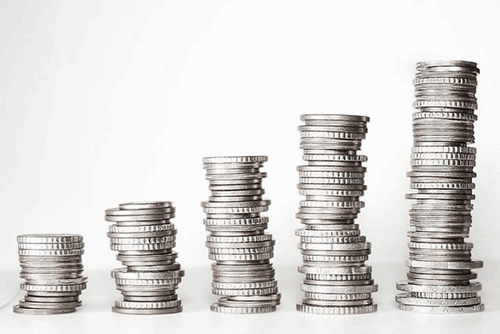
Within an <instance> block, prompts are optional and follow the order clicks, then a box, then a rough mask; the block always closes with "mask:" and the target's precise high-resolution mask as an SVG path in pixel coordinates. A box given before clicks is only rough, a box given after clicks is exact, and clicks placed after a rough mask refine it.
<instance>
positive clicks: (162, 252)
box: [106, 202, 184, 314]
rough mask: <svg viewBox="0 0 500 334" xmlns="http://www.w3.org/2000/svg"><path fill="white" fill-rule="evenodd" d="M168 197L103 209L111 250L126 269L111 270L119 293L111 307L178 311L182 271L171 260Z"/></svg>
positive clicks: (124, 311)
mask: <svg viewBox="0 0 500 334" xmlns="http://www.w3.org/2000/svg"><path fill="white" fill-rule="evenodd" d="M174 216H175V208H174V207H173V206H172V203H171V202H134V203H125V204H120V205H119V207H118V208H113V209H108V210H106V220H107V221H111V222H114V224H113V225H111V226H110V227H109V232H108V237H109V239H110V241H111V249H112V250H115V251H118V256H117V257H116V258H117V260H118V261H121V262H122V263H123V265H125V266H126V267H125V268H118V269H115V270H113V271H112V272H111V277H113V278H114V279H115V282H116V288H117V289H118V290H120V292H121V294H122V295H123V300H117V301H116V302H115V305H114V307H113V308H112V310H113V312H116V313H122V314H170V313H179V312H181V311H182V304H181V300H180V299H177V294H176V289H177V288H178V285H179V283H180V282H181V279H182V277H183V276H184V270H182V269H181V266H180V264H179V263H177V262H176V258H177V253H175V252H173V251H172V249H173V248H174V247H175V235H176V233H177V230H176V229H175V226H174V224H172V223H170V219H171V218H174Z"/></svg>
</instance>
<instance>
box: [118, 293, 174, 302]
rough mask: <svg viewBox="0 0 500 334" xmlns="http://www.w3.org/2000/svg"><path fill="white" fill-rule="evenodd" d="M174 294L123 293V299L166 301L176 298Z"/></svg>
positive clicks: (127, 300)
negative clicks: (139, 294) (137, 294)
mask: <svg viewBox="0 0 500 334" xmlns="http://www.w3.org/2000/svg"><path fill="white" fill-rule="evenodd" d="M177 298H178V296H177V295H176V294H169V295H156V296H129V295H123V300H124V301H126V302H168V301H173V300H177Z"/></svg>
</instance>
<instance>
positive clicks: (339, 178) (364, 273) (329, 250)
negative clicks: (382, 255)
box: [296, 114, 377, 314]
mask: <svg viewBox="0 0 500 334" xmlns="http://www.w3.org/2000/svg"><path fill="white" fill-rule="evenodd" d="M301 120H303V121H304V122H305V125H302V126H300V127H299V130H300V137H301V142H300V147H301V148H302V149H303V150H304V155H303V159H304V160H305V161H307V163H308V164H307V165H306V166H299V167H298V171H299V185H298V188H299V192H300V194H301V195H304V196H305V200H303V201H301V202H300V209H299V213H298V214H297V218H299V219H300V220H301V223H302V224H304V225H305V228H302V229H297V231H296V234H297V235H298V236H299V237H300V243H299V249H300V250H301V253H302V256H303V265H302V266H300V267H299V272H300V273H303V274H305V275H306V278H305V280H304V282H303V284H302V291H303V292H304V294H305V296H304V299H303V300H302V303H301V304H298V305H297V310H299V311H302V312H307V313H317V314H359V313H369V312H374V311H376V309H377V305H376V304H374V303H373V299H372V297H371V293H372V292H375V291H377V285H376V284H374V281H373V279H372V275H371V272H372V270H371V269H372V268H371V266H366V265H365V261H367V260H368V255H369V254H370V250H371V244H370V243H369V242H366V237H364V236H362V235H361V232H360V230H359V226H358V225H357V224H354V220H355V219H356V218H357V216H358V213H359V212H360V210H361V208H362V207H364V202H362V201H360V200H359V198H360V197H361V196H363V194H364V191H365V189H366V186H365V185H364V175H365V171H366V168H365V167H363V166H362V163H363V162H365V161H367V157H366V156H364V155H357V153H356V152H357V150H359V149H360V148H361V141H362V140H363V139H364V138H365V135H366V133H367V126H366V124H367V122H368V121H369V118H368V117H365V116H352V115H314V114H313V115H302V116H301Z"/></svg>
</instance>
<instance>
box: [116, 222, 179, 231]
mask: <svg viewBox="0 0 500 334" xmlns="http://www.w3.org/2000/svg"><path fill="white" fill-rule="evenodd" d="M172 230H174V231H176V230H175V226H174V224H167V221H166V220H164V221H161V222H160V223H159V224H156V225H144V226H118V225H111V226H110V227H109V233H111V234H127V233H131V234H136V233H156V232H162V231H165V232H170V231H172Z"/></svg>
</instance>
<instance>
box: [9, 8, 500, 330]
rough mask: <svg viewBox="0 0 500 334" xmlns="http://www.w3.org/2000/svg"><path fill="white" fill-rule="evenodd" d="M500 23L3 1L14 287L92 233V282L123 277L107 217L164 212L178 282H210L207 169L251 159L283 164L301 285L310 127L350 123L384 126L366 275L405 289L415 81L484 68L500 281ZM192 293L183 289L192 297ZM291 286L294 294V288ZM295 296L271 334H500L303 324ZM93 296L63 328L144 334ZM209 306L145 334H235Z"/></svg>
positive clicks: (457, 17) (278, 181)
mask: <svg viewBox="0 0 500 334" xmlns="http://www.w3.org/2000/svg"><path fill="white" fill-rule="evenodd" d="M499 14H500V5H499V3H498V1H476V2H474V3H472V2H470V1H429V0H419V1H400V0H394V1H389V0H381V1H330V0H328V1H312V0H306V1H289V0H281V1H268V0H266V1H260V0H253V1H153V0H151V1H99V0H86V1H51V2H47V1H21V0H0V22H1V23H0V25H1V29H0V73H1V75H0V152H1V155H2V159H1V167H0V203H1V219H2V233H0V254H2V260H1V261H0V270H1V269H5V270H17V267H18V261H17V254H16V247H17V245H16V241H15V236H16V235H18V234H22V233H42V232H75V233H81V234H83V235H84V237H85V242H86V247H85V250H86V254H85V256H84V263H85V267H86V268H87V270H109V269H111V268H114V267H117V266H119V264H118V263H117V261H116V260H115V254H114V252H112V251H110V250H109V241H108V239H107V237H106V230H107V226H108V225H109V224H108V223H107V222H105V221H104V219H103V215H104V210H105V209H106V208H109V207H113V206H116V205H117V204H119V203H122V202H127V201H140V200H154V199H159V200H171V201H173V202H174V205H175V206H176V207H177V212H178V214H177V218H175V219H174V223H175V224H176V226H177V228H178V231H179V233H178V242H177V247H176V250H177V251H178V252H179V254H180V262H181V264H182V265H183V266H184V267H185V268H198V267H200V268H207V269H206V270H207V272H206V275H208V276H206V277H204V279H207V280H209V272H208V268H209V261H208V260H207V251H206V249H205V246H204V241H205V236H206V232H205V230H204V227H203V223H202V219H203V213H202V210H201V207H200V202H201V201H203V200H206V199H207V197H208V196H209V192H208V189H207V182H206V180H205V179H204V170H203V169H202V162H201V159H202V157H204V156H211V155H246V154H265V155H268V156H269V162H268V163H266V165H265V168H264V169H263V170H264V171H266V172H267V173H268V178H267V179H266V180H265V183H264V187H265V189H266V197H267V198H269V199H271V200H272V205H271V207H270V211H269V213H268V215H269V217H270V219H271V222H270V225H269V232H271V233H273V235H274V237H275V239H276V248H275V249H276V251H275V257H274V259H273V263H274V264H275V265H276V266H278V267H279V266H284V267H295V266H297V265H298V264H299V263H300V261H301V258H300V254H299V251H298V250H297V248H296V244H297V237H295V236H294V234H293V231H294V230H295V229H296V228H298V227H299V223H298V221H297V220H296V219H295V217H294V215H295V212H296V211H297V207H298V201H299V198H300V196H299V195H298V193H297V189H296V184H297V182H298V176H297V172H296V166H297V165H300V164H303V162H302V160H301V152H300V149H299V133H298V131H297V127H298V126H299V125H300V123H301V122H300V120H299V116H300V115H301V114H304V113H345V114H358V115H367V116H370V117H371V122H370V123H369V125H368V126H369V133H368V138H367V139H366V140H365V141H364V143H363V150H362V152H361V153H362V154H366V155H368V157H369V162H368V163H367V164H366V166H367V167H368V172H367V175H366V184H367V185H368V191H367V192H366V196H365V197H364V201H365V202H366V207H365V208H364V209H363V210H362V212H361V214H360V217H359V219H358V222H359V224H360V226H361V230H362V232H363V234H364V235H366V236H367V238H368V240H369V241H371V242H372V244H373V249H372V255H371V257H370V259H371V261H373V262H374V263H382V264H384V263H399V264H401V266H400V267H399V269H398V270H396V271H397V272H398V276H400V277H401V276H404V271H405V268H404V267H403V263H404V261H405V259H406V258H407V256H408V253H407V247H406V242H407V239H406V231H407V229H408V209H409V206H410V202H409V201H407V200H405V199H404V194H405V193H406V192H408V191H409V189H408V180H407V178H406V177H405V173H406V172H407V171H408V170H409V153H410V148H411V145H412V134H411V114H412V113H413V112H414V110H413V109H412V107H411V104H412V101H413V87H412V79H413V76H414V64H415V62H417V61H420V60H426V59H466V60H472V61H476V62H477V63H478V64H479V67H480V69H481V75H480V76H479V87H478V94H477V95H478V99H479V110H478V111H477V114H478V116H479V121H478V122H476V125H475V131H476V142H477V144H476V145H475V146H476V147H477V148H478V157H477V163H478V166H477V167H476V172H477V173H478V177H477V178H476V179H475V183H476V190H475V194H476V195H477V200H476V201H475V203H474V205H475V210H474V212H473V215H474V224H473V228H472V230H471V238H470V241H472V242H474V245H475V246H474V250H473V255H474V257H475V258H477V259H482V260H484V262H485V264H486V266H487V267H488V266H489V265H490V264H492V263H498V261H499V255H498V254H500V243H498V242H497V240H498V237H499V235H498V228H497V225H498V217H499V215H498V207H499V206H498V205H497V203H498V202H499V200H500V195H499V192H498V190H497V189H499V188H500V178H499V168H498V166H499V159H498V157H499V150H500V145H499V136H498V135H497V132H498V124H499V123H500V119H499V117H500V116H499V115H500V113H499V110H500V99H498V78H500V62H499V61H498V60H499V59H500V49H499V44H498V36H497V35H498V31H500V20H498V17H499ZM478 272H479V281H481V282H493V279H494V277H493V276H488V275H492V274H493V272H492V271H487V270H486V269H485V270H480V271H478ZM190 275H191V274H189V275H188V277H187V278H186V279H187V280H189V279H196V278H194V277H190ZM286 278H287V277H283V279H282V280H281V282H280V285H281V286H283V284H291V283H290V282H288V281H286ZM382 279H388V281H387V282H385V283H386V284H389V285H388V286H389V289H393V288H392V287H393V284H394V280H393V279H392V277H391V278H387V277H385V278H384V276H380V279H379V280H378V282H379V284H382V283H383V282H381V280H382ZM285 282H286V283H285ZM207 284H208V283H207ZM298 287H299V279H298V278H297V279H296V280H295V281H294V284H293V288H290V289H289V290H283V291H288V292H285V296H284V301H287V300H288V303H285V305H284V307H283V309H282V310H281V311H280V312H279V313H277V314H278V315H268V316H264V317H262V321H264V322H266V324H268V326H269V327H270V328H273V329H277V328H280V326H285V327H286V328H289V329H294V327H293V326H294V325H298V324H299V323H300V324H302V325H308V326H313V327H314V326H320V327H321V326H324V327H323V329H325V328H326V329H335V328H337V329H338V328H340V329H341V328H342V326H345V328H350V329H352V328H351V327H352V326H362V327H363V328H364V329H367V328H368V329H372V328H373V327H372V326H370V324H378V326H379V327H381V328H385V329H386V330H387V331H390V328H391V326H392V325H391V322H394V321H395V322H396V323H397V324H396V325H395V328H398V326H403V323H404V322H405V321H408V323H407V324H406V325H404V326H406V327H404V328H405V331H408V329H409V328H411V326H410V324H411V325H414V326H416V327H414V328H415V330H416V329H418V328H420V329H422V328H425V329H426V330H427V329H431V328H441V327H440V326H445V325H443V323H445V324H449V325H450V326H451V327H452V328H458V329H464V328H470V327H468V326H469V325H470V326H474V327H475V326H476V325H477V327H478V329H481V326H483V328H484V326H486V325H485V324H486V322H487V321H490V320H492V319H493V318H492V313H489V312H490V311H488V312H486V313H484V315H478V316H472V317H466V318H464V320H462V318H461V317H454V318H452V320H443V319H444V318H439V322H436V323H434V320H432V319H434V318H426V317H420V316H414V315H406V314H404V315H403V314H401V313H396V312H395V311H394V310H393V309H391V307H392V308H393V306H387V307H385V308H384V307H382V310H381V311H380V312H379V313H378V314H376V315H373V316H366V318H365V317H359V318H358V317H355V318H345V319H344V320H341V322H337V320H335V321H334V320H330V319H329V318H328V319H326V320H321V321H319V322H317V321H318V320H317V319H318V318H316V317H308V316H301V317H298V316H297V313H296V312H291V311H290V310H292V309H293V305H294V303H295V301H296V300H295V299H297V298H298V295H297V294H295V295H293V293H297V292H298ZM195 288H196V286H193V289H195ZM485 288H486V286H485ZM492 288H493V285H492V284H491V285H490V287H489V290H487V293H485V295H486V296H489V297H488V298H491V289H492ZM92 289H94V288H91V289H89V291H88V292H87V293H86V298H88V300H87V303H88V304H89V305H88V306H89V308H86V309H83V310H82V312H81V313H79V314H78V315H72V316H69V317H68V318H64V319H71V322H72V321H73V320H76V319H78V326H80V327H82V328H93V326H97V324H98V323H99V322H100V321H104V320H103V319H108V317H110V318H109V319H113V320H112V323H108V322H106V323H107V324H109V326H108V325H106V326H107V328H108V329H109V328H111V326H113V325H114V324H116V326H118V328H122V329H129V330H130V331H133V329H137V328H136V327H134V326H138V325H137V324H135V325H132V324H130V322H131V321H132V320H129V318H123V317H119V316H116V315H108V314H107V312H105V311H107V310H108V307H107V306H105V305H106V304H108V303H107V302H109V301H110V300H111V299H108V298H107V297H106V298H104V297H103V298H104V299H103V300H102V301H103V303H97V300H96V299H93V298H99V297H98V296H93V295H92ZM96 289H99V288H97V287H96ZM196 291H198V290H196ZM388 291H390V292H388ZM204 293H205V296H207V293H208V292H204ZM287 293H290V295H287ZM382 293H383V294H384V296H385V297H384V298H386V299H384V300H386V301H385V302H384V301H381V300H382V299H381V297H379V301H380V303H381V306H383V305H384V303H385V305H393V304H391V303H392V298H393V294H394V291H393V290H386V291H384V292H382ZM196 296H197V295H196V294H191V293H190V292H189V290H187V289H185V290H183V299H184V300H185V301H186V307H187V308H188V309H189V305H190V303H192V304H191V305H198V306H192V308H191V310H192V311H190V312H194V314H195V315H200V319H199V320H197V318H195V317H192V316H191V315H190V313H189V312H186V314H183V315H182V316H180V317H176V318H174V317H172V318H161V319H165V320H155V322H151V321H150V320H149V318H148V320H140V322H141V325H142V326H145V328H147V329H150V328H152V327H153V326H155V325H157V326H160V324H161V326H162V327H160V328H163V329H165V330H166V329H167V328H169V326H170V324H171V323H170V322H171V321H174V322H175V326H174V329H180V328H188V327H189V328H194V327H192V326H195V325H203V326H206V328H217V327H221V328H225V329H224V330H226V331H229V330H230V327H231V326H229V325H228V322H227V321H229V320H227V319H228V318H226V317H215V316H214V315H210V316H208V315H205V314H209V313H206V307H205V304H206V300H204V301H203V306H202V304H201V303H200V304H197V303H196V301H195V300H196V298H197V297H196ZM293 296H296V297H297V298H295V299H294V298H293ZM207 298H208V297H207ZM485 298H487V297H485ZM190 300H191V302H190ZM91 305H94V306H95V308H94V307H91ZM487 307H488V306H487ZM489 307H491V306H489ZM490 310H491V308H490ZM10 313H11V312H10V311H9V312H7V313H4V312H2V319H1V321H0V322H1V323H3V324H7V325H8V324H10V325H12V326H18V327H12V328H10V329H13V328H17V330H18V331H21V329H22V328H23V327H24V326H33V327H32V328H31V329H33V331H35V329H36V328H35V327H36V326H38V325H39V326H40V328H44V326H45V327H46V328H50V326H57V324H58V323H54V325H52V324H53V323H52V320H50V319H49V318H47V320H37V322H36V323H35V322H33V323H32V324H30V323H27V322H25V321H24V319H25V318H22V319H21V318H13V315H11V314H10ZM396 314H397V315H396ZM4 317H8V318H9V319H11V320H9V321H8V322H4V321H3V320H4ZM72 317H74V318H72ZM37 319H38V318H37ZM131 319H138V318H131ZM172 319H177V320H172ZM235 319H236V318H235ZM237 319H239V318H237ZM244 319H245V320H242V322H240V321H239V320H231V321H230V322H229V323H230V324H233V325H235V324H236V325H248V326H250V327H249V328H254V327H251V326H252V325H251V323H252V321H253V320H248V319H253V318H244ZM349 319H351V320H349ZM360 319H363V320H362V321H361V320H360ZM470 319H475V320H470ZM87 320H92V321H87ZM61 321H63V322H64V321H65V320H61ZM106 321H111V320H106ZM156 321H158V322H156ZM247 321H248V323H247ZM476 321H477V323H476ZM349 322H352V323H350V324H349ZM371 322H373V323H371ZM467 324H469V325H467ZM474 324H475V325H474ZM481 324H482V325H481ZM73 325H74V323H73ZM68 326H69V324H68ZM226 326H229V327H226ZM329 326H332V327H333V328H329ZM337 326H340V327H337ZM422 326H423V327H422ZM356 328H358V327H356ZM400 328H403V327H400ZM157 329H158V328H157ZM254 329H255V328H254ZM387 331H386V332H387ZM141 332H142V331H141Z"/></svg>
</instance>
